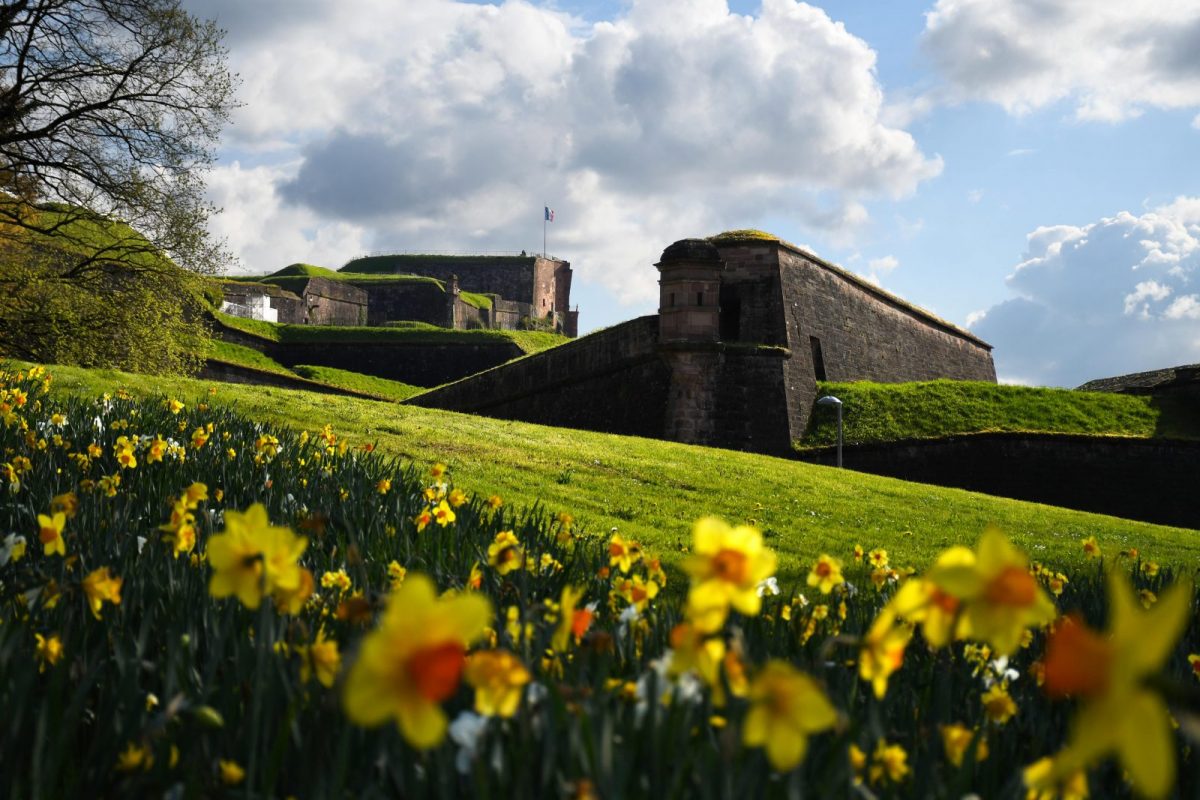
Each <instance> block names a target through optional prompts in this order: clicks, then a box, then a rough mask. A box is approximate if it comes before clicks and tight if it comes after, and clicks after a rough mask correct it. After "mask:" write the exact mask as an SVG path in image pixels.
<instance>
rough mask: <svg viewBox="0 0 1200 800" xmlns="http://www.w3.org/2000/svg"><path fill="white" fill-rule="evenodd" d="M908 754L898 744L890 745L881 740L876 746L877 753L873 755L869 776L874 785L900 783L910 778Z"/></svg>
mask: <svg viewBox="0 0 1200 800" xmlns="http://www.w3.org/2000/svg"><path fill="white" fill-rule="evenodd" d="M908 772H909V769H908V753H907V752H906V751H905V750H904V748H903V747H901V746H900V745H898V744H888V743H887V741H886V740H884V739H880V740H879V741H878V742H876V744H875V752H873V753H872V754H871V766H870V767H869V768H868V770H867V775H868V778H869V780H870V781H871V784H872V785H875V784H877V783H883V782H884V779H886V780H887V782H888V783H900V782H902V781H903V780H904V779H905V778H907V777H908Z"/></svg>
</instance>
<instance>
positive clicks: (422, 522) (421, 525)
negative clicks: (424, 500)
mask: <svg viewBox="0 0 1200 800" xmlns="http://www.w3.org/2000/svg"><path fill="white" fill-rule="evenodd" d="M413 522H414V523H416V526H417V533H420V532H421V531H423V530H425V529H426V528H427V527H429V523H431V522H433V513H432V512H430V510H429V509H427V508H426V509H423V510H422V511H421V513H420V514H417V515H416V516H415V517H413Z"/></svg>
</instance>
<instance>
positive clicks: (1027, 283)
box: [970, 197, 1200, 386]
mask: <svg viewBox="0 0 1200 800" xmlns="http://www.w3.org/2000/svg"><path fill="white" fill-rule="evenodd" d="M1197 279H1200V198H1197V197H1180V198H1178V199H1176V200H1175V201H1174V202H1172V203H1170V204H1168V205H1165V206H1161V207H1159V208H1155V209H1152V210H1150V211H1147V212H1144V213H1142V214H1141V215H1134V214H1132V213H1130V212H1127V211H1122V212H1120V213H1118V214H1116V215H1115V216H1112V217H1106V218H1104V219H1101V220H1100V221H1098V222H1094V223H1091V224H1089V225H1083V226H1072V225H1054V226H1046V227H1042V228H1038V229H1036V230H1035V231H1033V233H1031V234H1029V237H1028V251H1027V252H1026V254H1025V258H1024V260H1022V261H1021V262H1020V263H1019V264H1018V265H1017V267H1016V269H1015V270H1014V271H1013V274H1012V275H1010V276H1009V278H1008V285H1009V287H1010V288H1011V289H1013V290H1014V291H1015V292H1016V294H1017V295H1018V296H1017V297H1015V298H1013V299H1010V300H1006V301H1004V302H1002V303H999V304H998V305H995V306H992V307H991V308H989V309H987V310H986V311H984V312H977V313H976V314H973V315H972V319H971V320H970V326H971V328H972V330H974V331H975V332H976V333H977V334H979V335H980V336H982V337H983V338H984V339H985V340H987V341H989V342H991V343H992V344H993V345H995V348H996V349H995V351H994V353H993V355H994V357H995V359H996V368H997V371H998V373H999V374H1000V375H1001V376H1002V377H1008V378H1012V377H1013V376H1020V378H1021V380H1023V381H1031V382H1035V383H1042V384H1052V385H1064V386H1075V385H1078V384H1080V383H1083V382H1085V381H1087V380H1090V379H1092V378H1101V377H1105V376H1110V375H1118V374H1123V373H1128V372H1137V371H1141V370H1148V369H1155V368H1159V367H1166V366H1172V365H1176V364H1186V363H1195V362H1196V361H1200V295H1197V294H1196V293H1195V292H1194V286H1195V283H1196V281H1197ZM1189 289H1191V290H1192V291H1189Z"/></svg>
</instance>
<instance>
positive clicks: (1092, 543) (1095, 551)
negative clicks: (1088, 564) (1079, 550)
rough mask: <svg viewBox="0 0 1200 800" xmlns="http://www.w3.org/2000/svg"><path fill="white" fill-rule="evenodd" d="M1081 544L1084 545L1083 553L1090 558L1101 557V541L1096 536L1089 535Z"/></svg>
mask: <svg viewBox="0 0 1200 800" xmlns="http://www.w3.org/2000/svg"><path fill="white" fill-rule="evenodd" d="M1080 544H1081V545H1082V546H1083V554H1084V555H1086V556H1087V557H1088V558H1099V557H1100V543H1099V542H1097V541H1096V537H1095V536H1089V537H1087V538H1086V539H1084V540H1083V541H1082V542H1080Z"/></svg>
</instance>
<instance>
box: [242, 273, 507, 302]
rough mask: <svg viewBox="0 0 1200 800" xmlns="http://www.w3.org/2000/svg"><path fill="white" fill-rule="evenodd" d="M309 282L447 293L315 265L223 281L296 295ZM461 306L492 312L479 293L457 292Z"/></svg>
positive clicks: (406, 279)
mask: <svg viewBox="0 0 1200 800" xmlns="http://www.w3.org/2000/svg"><path fill="white" fill-rule="evenodd" d="M311 278H325V279H326V280H331V281H340V282H342V283H351V284H354V285H357V286H361V285H362V284H371V285H381V284H383V285H386V284H428V285H429V286H436V287H437V288H438V289H440V290H441V291H442V292H443V293H444V292H445V291H446V285H445V283H443V282H442V281H439V280H438V279H436V278H428V277H425V276H424V275H406V274H392V273H381V274H372V273H366V272H334V271H333V270H331V269H326V268H325V267H318V266H316V265H315V264H300V263H297V264H289V265H288V266H286V267H284V268H283V269H281V270H277V271H276V272H272V273H271V274H270V275H262V276H236V275H235V276H229V277H228V278H226V280H233V281H237V282H239V283H251V284H270V285H272V286H278V287H279V288H281V289H286V290H287V291H289V292H293V293H295V294H299V293H300V292H301V290H303V289H304V286H305V284H307V283H308V281H309V280H310V279H311ZM458 296H459V297H460V298H461V299H462V301H463V302H464V303H466V304H467V305H471V306H474V307H475V308H491V307H492V298H491V296H489V295H486V294H480V293H478V292H466V291H460V292H459V295H458Z"/></svg>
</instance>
